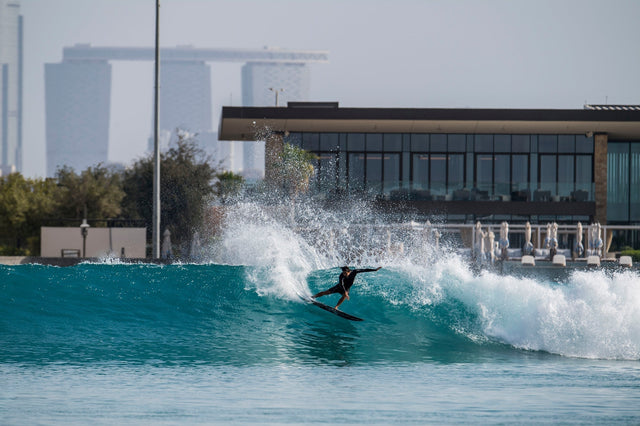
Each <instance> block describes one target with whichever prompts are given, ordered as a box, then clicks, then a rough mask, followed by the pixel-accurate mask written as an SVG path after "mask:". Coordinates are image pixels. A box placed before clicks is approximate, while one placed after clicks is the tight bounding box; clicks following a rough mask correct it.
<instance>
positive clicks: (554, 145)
mask: <svg viewBox="0 0 640 426" xmlns="http://www.w3.org/2000/svg"><path fill="white" fill-rule="evenodd" d="M538 152H552V153H556V152H558V135H539V136H538Z"/></svg>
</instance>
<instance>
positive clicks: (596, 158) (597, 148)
mask: <svg viewBox="0 0 640 426" xmlns="http://www.w3.org/2000/svg"><path fill="white" fill-rule="evenodd" d="M608 140H609V136H608V135H607V134H606V133H598V134H596V135H594V137H593V142H594V146H593V164H594V170H593V173H594V176H593V178H594V181H595V201H596V215H595V221H596V222H599V223H600V224H603V225H606V223H607V142H608Z"/></svg>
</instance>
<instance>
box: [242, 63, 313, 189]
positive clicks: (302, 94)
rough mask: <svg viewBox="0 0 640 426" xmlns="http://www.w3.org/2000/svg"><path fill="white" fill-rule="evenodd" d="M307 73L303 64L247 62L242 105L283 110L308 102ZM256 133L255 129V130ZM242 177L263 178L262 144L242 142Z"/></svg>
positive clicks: (309, 78) (308, 78) (243, 70)
mask: <svg viewBox="0 0 640 426" xmlns="http://www.w3.org/2000/svg"><path fill="white" fill-rule="evenodd" d="M310 81H311V73H310V70H309V67H308V66H307V64H305V63H287V62H284V63H275V62H248V63H246V64H245V65H244V66H243V67H242V105H244V106H275V105H276V98H277V100H278V105H279V106H286V105H287V102H288V101H307V100H309V91H310ZM256 130H258V129H256ZM243 158H244V164H243V166H244V167H243V168H244V171H243V174H244V176H245V177H246V178H248V179H259V178H260V177H262V175H263V174H264V142H243Z"/></svg>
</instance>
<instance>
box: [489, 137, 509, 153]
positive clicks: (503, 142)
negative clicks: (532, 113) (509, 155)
mask: <svg viewBox="0 0 640 426" xmlns="http://www.w3.org/2000/svg"><path fill="white" fill-rule="evenodd" d="M493 150H494V152H511V135H495V136H494V137H493Z"/></svg>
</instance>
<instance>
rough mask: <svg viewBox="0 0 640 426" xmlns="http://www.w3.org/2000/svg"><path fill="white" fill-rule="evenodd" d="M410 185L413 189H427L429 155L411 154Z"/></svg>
mask: <svg viewBox="0 0 640 426" xmlns="http://www.w3.org/2000/svg"><path fill="white" fill-rule="evenodd" d="M412 162H413V164H412V167H411V168H412V171H413V176H411V184H412V186H413V188H414V189H418V190H424V189H428V188H429V154H413V157H412Z"/></svg>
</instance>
